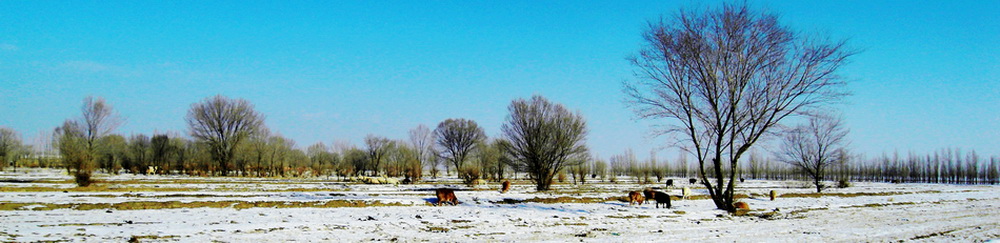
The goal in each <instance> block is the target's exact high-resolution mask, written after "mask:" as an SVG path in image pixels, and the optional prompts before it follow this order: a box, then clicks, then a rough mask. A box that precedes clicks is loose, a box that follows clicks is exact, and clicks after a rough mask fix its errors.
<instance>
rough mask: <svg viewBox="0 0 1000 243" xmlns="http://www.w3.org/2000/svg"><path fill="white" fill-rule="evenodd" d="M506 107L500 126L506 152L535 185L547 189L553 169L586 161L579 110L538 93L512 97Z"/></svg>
mask: <svg viewBox="0 0 1000 243" xmlns="http://www.w3.org/2000/svg"><path fill="white" fill-rule="evenodd" d="M507 109H508V111H509V112H510V115H509V116H508V117H507V121H506V122H505V123H504V124H503V125H502V126H501V128H500V129H501V130H502V131H503V135H504V138H505V139H506V140H507V141H509V144H508V146H507V149H506V153H507V154H508V155H509V156H510V157H511V159H512V161H514V163H518V164H521V166H520V167H523V168H527V172H528V175H529V176H530V177H531V179H532V180H533V181H534V182H535V189H537V190H539V191H547V190H549V187H550V185H551V184H552V177H553V176H555V175H556V173H559V172H560V171H562V170H563V169H564V168H565V167H567V166H573V165H578V164H581V163H583V162H585V161H587V155H588V153H587V146H586V138H587V123H586V121H585V120H584V119H583V116H582V115H580V114H579V113H573V112H570V111H569V110H567V109H566V108H565V107H564V106H563V105H562V104H554V103H552V102H549V100H547V99H545V98H544V97H542V96H539V95H535V96H533V97H531V100H525V99H516V100H514V101H513V102H511V104H510V106H508V108H507Z"/></svg>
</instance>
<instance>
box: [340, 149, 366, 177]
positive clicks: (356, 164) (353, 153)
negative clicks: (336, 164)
mask: <svg viewBox="0 0 1000 243" xmlns="http://www.w3.org/2000/svg"><path fill="white" fill-rule="evenodd" d="M343 153H344V161H343V163H344V167H342V172H343V174H344V175H360V174H361V173H362V172H364V171H365V168H366V167H367V166H368V154H367V153H366V152H365V151H364V150H361V149H358V148H354V147H351V148H348V149H346V150H344V152H343Z"/></svg>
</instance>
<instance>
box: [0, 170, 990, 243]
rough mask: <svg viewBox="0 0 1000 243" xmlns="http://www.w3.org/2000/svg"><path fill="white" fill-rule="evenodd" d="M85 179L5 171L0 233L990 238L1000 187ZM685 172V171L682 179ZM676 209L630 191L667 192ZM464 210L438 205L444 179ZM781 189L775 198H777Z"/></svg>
mask: <svg viewBox="0 0 1000 243" xmlns="http://www.w3.org/2000/svg"><path fill="white" fill-rule="evenodd" d="M97 179H98V180H100V181H103V183H99V184H98V185H96V186H95V187H94V188H89V189H77V188H75V186H74V185H73V184H72V178H71V177H70V176H67V175H65V171H61V170H28V171H18V172H16V173H15V172H12V171H10V170H8V171H4V172H0V181H2V182H0V241H19V242H20V241H92V242H122V241H127V240H129V239H130V238H133V237H135V238H136V239H139V240H140V241H144V242H146V241H183V242H207V241H221V242H250V241H269V242H285V241H301V242H361V241H366V242H367V241H404V242H412V241H431V242H456V241H458V242H464V241H476V242H481V241H487V242H495V241H517V242H520V241H549V242H566V241H587V242H608V241H611V242H626V241H627V242H634V241H645V240H653V241H661V242H662V241H688V242H692V241H697V242H703V241H712V242H761V241H790V242H813V241H820V242H861V241H867V242H885V241H898V240H906V241H948V242H953V241H963V242H964V241H986V240H990V239H998V238H1000V190H998V189H1000V187H997V186H982V185H940V184H886V183H855V185H854V186H852V187H849V188H844V189H837V188H832V189H828V191H825V192H824V194H823V195H815V194H812V192H814V190H812V189H809V188H808V187H807V185H806V184H804V183H802V182H794V181H762V180H748V181H746V182H745V183H741V184H740V185H739V189H738V190H737V193H739V194H745V195H749V198H745V199H742V200H743V201H744V202H747V203H749V204H750V207H751V209H752V211H751V212H749V213H748V214H747V215H745V216H732V215H730V214H728V213H725V212H723V211H720V210H716V209H714V208H715V207H714V205H713V204H712V202H711V200H709V199H706V198H705V196H704V194H706V193H707V192H706V191H705V190H704V188H699V187H700V186H695V185H690V184H688V183H687V182H686V180H685V182H681V183H677V184H678V187H672V188H662V187H663V184H655V185H654V184H648V185H639V184H636V183H635V182H634V181H627V182H621V181H620V182H619V183H608V182H592V181H591V182H588V183H587V184H584V185H573V184H558V185H556V186H555V190H553V191H551V192H546V193H537V192H534V187H533V186H531V185H529V184H528V182H527V181H520V180H515V181H514V182H515V185H514V187H513V189H512V190H511V191H510V192H508V193H504V194H501V193H500V192H498V190H497V189H498V185H496V184H493V185H489V186H481V187H477V188H470V187H466V186H463V185H460V184H459V183H458V181H457V180H455V179H442V180H434V181H423V182H421V183H420V184H416V185H365V184H358V183H353V182H341V181H339V180H336V179H335V178H329V179H328V178H316V179H258V178H201V177H186V176H155V175H154V176H141V175H140V176H135V175H117V176H107V175H99V176H98V178H97ZM673 179H675V181H680V180H679V178H673ZM681 186H692V187H693V188H694V190H693V192H694V194H695V196H694V197H693V198H692V199H689V200H676V199H675V200H674V201H673V207H672V208H670V209H664V208H656V207H655V206H654V205H653V204H650V203H647V204H644V205H631V206H630V205H629V204H628V202H624V201H621V200H619V199H620V198H621V197H623V196H625V195H626V192H627V191H631V190H641V189H642V188H645V187H657V188H661V190H662V191H665V192H667V193H669V194H671V195H674V196H679V195H680V193H681V189H680V187H681ZM440 187H449V188H454V189H456V195H457V196H458V199H459V201H460V202H461V203H460V204H459V205H458V206H441V207H435V206H431V205H430V203H432V202H435V201H436V199H435V198H434V195H433V194H434V192H433V189H434V188H440ZM770 190H777V191H778V192H779V194H781V196H780V197H779V198H778V199H777V200H775V201H770V200H769V199H768V198H767V197H766V196H765V195H766V194H767V193H768V192H769V191H770Z"/></svg>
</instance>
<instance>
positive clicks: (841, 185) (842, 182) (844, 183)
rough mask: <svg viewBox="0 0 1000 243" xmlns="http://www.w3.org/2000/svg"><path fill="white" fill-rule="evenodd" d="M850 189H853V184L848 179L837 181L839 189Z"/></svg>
mask: <svg viewBox="0 0 1000 243" xmlns="http://www.w3.org/2000/svg"><path fill="white" fill-rule="evenodd" d="M848 187H851V182H849V181H847V179H840V180H838V181H837V188H848Z"/></svg>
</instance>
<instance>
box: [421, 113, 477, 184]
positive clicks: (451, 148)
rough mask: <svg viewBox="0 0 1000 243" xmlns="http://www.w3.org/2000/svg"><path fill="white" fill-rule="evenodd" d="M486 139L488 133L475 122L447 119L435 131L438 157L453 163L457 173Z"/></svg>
mask: <svg viewBox="0 0 1000 243" xmlns="http://www.w3.org/2000/svg"><path fill="white" fill-rule="evenodd" d="M485 139H486V132H483V129H482V128H480V127H479V124H477V123H476V122H475V121H473V120H466V119H462V118H459V119H447V120H444V121H443V122H441V123H439V124H438V127H437V129H434V140H435V143H436V144H437V146H438V149H437V154H438V157H441V158H442V159H444V160H446V161H448V162H449V163H451V164H452V165H453V166H454V168H455V170H456V171H461V170H462V169H463V166H464V165H465V161H466V160H467V159H468V157H469V156H470V155H471V154H472V151H473V150H474V149H476V146H478V145H479V144H480V142H481V141H483V140H485Z"/></svg>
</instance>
